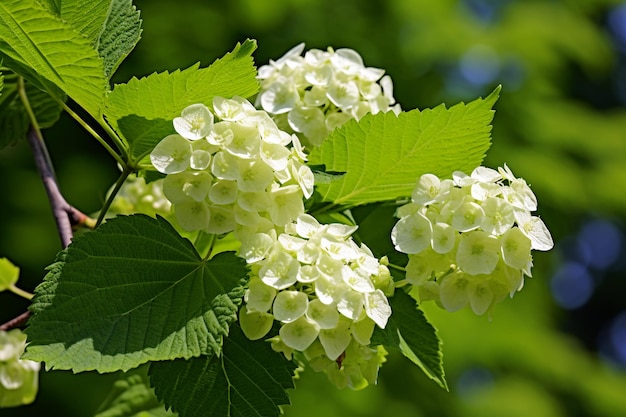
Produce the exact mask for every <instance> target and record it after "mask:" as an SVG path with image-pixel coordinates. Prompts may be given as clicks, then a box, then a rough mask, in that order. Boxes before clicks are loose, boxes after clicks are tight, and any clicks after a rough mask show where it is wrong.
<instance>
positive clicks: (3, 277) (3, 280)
mask: <svg viewBox="0 0 626 417" xmlns="http://www.w3.org/2000/svg"><path fill="white" fill-rule="evenodd" d="M19 276H20V269H19V268H18V267H17V266H15V265H13V262H11V261H9V260H8V259H7V258H0V291H4V290H6V289H8V288H10V287H11V286H13V285H15V283H16V282H17V280H18V278H19Z"/></svg>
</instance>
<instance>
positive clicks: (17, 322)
mask: <svg viewBox="0 0 626 417" xmlns="http://www.w3.org/2000/svg"><path fill="white" fill-rule="evenodd" d="M29 317H30V311H26V312H24V313H22V314H20V315H19V316H17V317H15V318H12V319H11V320H9V321H7V322H6V323H4V324H1V325H0V330H4V331H7V330H11V329H14V328H16V327H20V326H22V325H23V324H24V323H26V320H28V318H29Z"/></svg>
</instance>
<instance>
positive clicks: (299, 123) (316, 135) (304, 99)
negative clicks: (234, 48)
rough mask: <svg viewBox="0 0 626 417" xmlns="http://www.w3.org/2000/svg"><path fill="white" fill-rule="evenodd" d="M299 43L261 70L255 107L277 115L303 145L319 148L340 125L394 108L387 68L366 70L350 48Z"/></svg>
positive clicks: (398, 110)
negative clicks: (299, 137)
mask: <svg viewBox="0 0 626 417" xmlns="http://www.w3.org/2000/svg"><path fill="white" fill-rule="evenodd" d="M303 51H304V44H303V43H301V44H299V45H297V46H296V47H294V48H293V49H291V50H290V51H288V52H287V53H286V54H285V55H284V56H283V57H282V58H280V59H278V60H277V61H270V64H269V65H264V66H262V67H261V68H259V75H258V78H259V79H260V80H261V92H260V93H259V95H258V96H257V100H256V106H257V107H261V108H263V109H264V110H265V111H267V112H268V113H270V114H272V115H277V116H278V117H277V119H278V120H279V125H280V126H283V125H288V126H289V127H290V128H291V129H293V131H295V132H297V133H300V134H302V135H303V137H302V139H303V143H306V144H307V145H310V146H318V145H320V144H321V143H322V141H323V140H324V139H325V138H326V137H327V136H328V134H329V133H330V132H331V131H332V130H333V129H334V128H336V127H338V126H341V125H342V124H344V123H345V122H347V121H348V120H349V119H357V120H358V119H360V118H361V117H363V116H364V115H365V114H367V113H373V114H376V113H378V112H387V111H389V110H392V111H393V112H395V113H396V114H398V113H399V112H400V106H399V105H397V104H396V105H395V106H394V104H395V99H394V97H393V84H392V81H391V78H390V77H389V76H388V75H385V76H383V74H384V73H385V71H384V70H382V69H378V68H371V67H365V65H364V64H363V59H362V58H361V56H360V55H359V54H358V53H357V52H355V51H354V50H352V49H347V48H342V49H337V50H336V51H334V50H332V49H331V48H328V50H327V51H322V50H319V49H311V50H309V51H307V52H306V53H305V54H304V56H301V54H302V52H303Z"/></svg>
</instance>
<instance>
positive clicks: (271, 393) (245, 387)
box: [149, 326, 297, 417]
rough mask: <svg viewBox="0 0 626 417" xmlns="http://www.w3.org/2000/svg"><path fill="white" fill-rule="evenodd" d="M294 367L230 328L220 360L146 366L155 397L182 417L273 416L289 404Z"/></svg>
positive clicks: (264, 344)
mask: <svg viewBox="0 0 626 417" xmlns="http://www.w3.org/2000/svg"><path fill="white" fill-rule="evenodd" d="M296 368H297V366H296V364H295V363H294V362H293V361H288V360H287V359H285V357H284V356H283V355H282V354H280V353H278V352H275V351H274V350H272V348H271V345H270V344H269V343H267V342H265V341H261V340H257V341H251V340H248V338H246V337H245V336H244V335H243V333H242V332H241V329H240V328H239V326H232V328H231V332H230V334H229V335H228V337H227V338H226V339H225V340H224V349H223V352H222V355H219V356H218V355H212V356H201V357H199V358H193V359H190V360H175V361H169V362H154V363H152V364H150V372H149V374H150V381H151V383H152V385H153V386H154V388H155V392H156V394H157V397H159V398H161V399H162V400H163V401H164V402H165V405H166V406H168V407H171V408H172V410H173V411H176V412H177V413H178V414H179V415H180V417H204V416H230V417H255V416H256V417H274V416H278V415H280V414H281V411H280V408H279V405H283V404H289V397H288V395H287V392H286V391H285V390H287V389H288V388H293V387H294V384H293V375H294V372H295V370H296Z"/></svg>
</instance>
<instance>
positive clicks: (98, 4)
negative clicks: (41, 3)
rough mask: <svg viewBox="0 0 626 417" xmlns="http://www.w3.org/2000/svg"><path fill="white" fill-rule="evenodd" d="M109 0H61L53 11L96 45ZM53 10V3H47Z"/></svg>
mask: <svg viewBox="0 0 626 417" xmlns="http://www.w3.org/2000/svg"><path fill="white" fill-rule="evenodd" d="M110 3H111V0H91V1H85V0H62V1H61V2H60V8H58V11H57V12H56V13H55V14H56V15H57V16H59V17H60V18H61V19H63V20H64V21H66V22H67V23H68V24H69V25H70V26H71V27H72V28H73V29H74V30H75V31H76V32H78V33H80V34H81V35H83V36H84V37H85V38H87V39H89V40H90V41H91V44H92V45H94V46H95V45H96V44H97V41H98V38H100V34H101V33H102V28H103V27H104V23H105V22H106V20H107V15H108V12H109V8H110ZM48 10H50V11H53V10H54V7H53V5H50V4H49V5H48Z"/></svg>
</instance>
